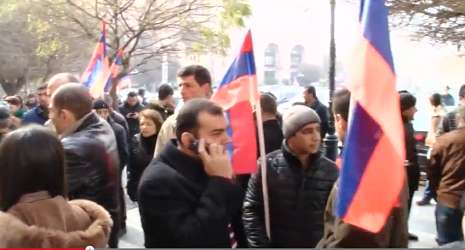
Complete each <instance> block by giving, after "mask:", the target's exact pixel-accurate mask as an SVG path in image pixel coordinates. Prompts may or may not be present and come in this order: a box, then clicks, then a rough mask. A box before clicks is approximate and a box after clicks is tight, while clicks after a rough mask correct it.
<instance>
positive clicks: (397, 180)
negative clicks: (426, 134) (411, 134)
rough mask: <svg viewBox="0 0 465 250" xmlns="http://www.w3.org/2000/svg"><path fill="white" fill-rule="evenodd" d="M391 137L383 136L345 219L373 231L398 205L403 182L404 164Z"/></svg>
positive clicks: (375, 230)
mask: <svg viewBox="0 0 465 250" xmlns="http://www.w3.org/2000/svg"><path fill="white" fill-rule="evenodd" d="M402 164H403V162H402V160H401V159H400V158H399V156H398V155H397V153H396V147H395V146H394V145H393V144H392V142H391V140H389V138H388V137H387V136H385V135H382V137H381V139H380V141H379V143H378V144H377V146H376V148H375V150H374V151H373V154H372V156H371V158H370V161H369V162H368V166H367V167H366V169H365V172H364V175H363V177H362V179H361V181H360V184H359V187H358V189H357V192H356V193H355V195H354V198H353V200H352V203H351V206H350V207H349V210H348V212H347V215H346V217H345V218H344V220H345V221H350V223H351V224H352V225H355V226H358V227H361V228H364V229H366V230H368V231H371V232H379V231H380V230H381V229H382V228H383V226H384V224H385V221H386V220H387V218H388V217H389V216H390V214H391V210H392V208H393V207H394V206H396V205H397V202H398V199H399V194H400V191H401V189H402V187H403V184H404V179H403V176H402V173H400V171H399V170H401V171H403V169H399V168H396V167H393V166H401V165H402Z"/></svg>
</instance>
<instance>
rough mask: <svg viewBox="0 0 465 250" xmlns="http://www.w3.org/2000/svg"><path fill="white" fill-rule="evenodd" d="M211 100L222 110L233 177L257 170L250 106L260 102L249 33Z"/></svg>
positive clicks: (254, 136) (253, 124)
mask: <svg viewBox="0 0 465 250" xmlns="http://www.w3.org/2000/svg"><path fill="white" fill-rule="evenodd" d="M211 100H212V101H214V102H215V103H217V104H219V105H220V106H221V107H223V109H224V110H225V113H226V117H227V119H228V121H229V127H228V134H229V136H230V137H231V138H232V144H231V145H230V146H229V148H228V151H229V153H230V155H231V156H232V165H233V169H234V172H235V173H236V174H249V173H254V172H255V171H256V169H257V155H256V154H257V153H256V152H257V143H256V135H255V122H254V118H253V109H252V107H253V105H255V104H256V103H257V101H258V100H259V93H258V90H257V78H256V70H255V59H254V55H253V45H252V35H251V32H250V31H248V32H247V35H246V37H245V40H244V43H243V45H242V48H241V51H240V53H239V56H238V57H236V59H235V60H234V61H233V63H232V65H231V67H229V69H228V71H227V73H226V75H225V76H224V78H223V80H222V81H221V83H220V85H219V86H218V90H217V91H216V92H215V93H214V94H213V96H212V98H211Z"/></svg>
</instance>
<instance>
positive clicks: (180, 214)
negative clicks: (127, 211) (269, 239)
mask: <svg viewBox="0 0 465 250" xmlns="http://www.w3.org/2000/svg"><path fill="white" fill-rule="evenodd" d="M226 128H227V122H226V119H225V117H224V115H223V110H222V109H221V107H219V106H217V105H216V104H214V103H213V102H210V101H208V100H205V99H193V100H191V101H189V102H187V103H185V104H184V106H183V107H182V108H181V110H180V111H179V113H178V116H177V121H176V139H173V140H171V141H170V142H169V143H168V144H167V145H166V146H165V148H164V149H163V151H162V152H161V153H160V155H159V157H157V158H156V159H154V160H153V161H152V162H151V163H150V165H149V166H148V167H147V169H146V170H145V172H144V174H143V175H142V177H141V181H140V184H139V192H138V195H139V197H138V200H139V209H140V214H141V220H142V227H143V229H144V236H145V247H147V248H154V247H183V248H191V247H208V248H211V247H215V248H230V247H235V246H237V244H236V239H235V237H234V236H235V235H234V231H233V228H232V226H231V220H232V217H233V215H234V214H237V213H238V211H239V210H240V209H241V205H242V195H241V188H240V186H239V185H237V184H235V183H234V182H233V181H232V178H233V170H232V167H231V163H230V161H229V159H228V155H227V152H226V146H227V144H228V143H229V142H230V138H229V137H228V135H227V133H226Z"/></svg>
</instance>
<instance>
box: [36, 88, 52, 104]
mask: <svg viewBox="0 0 465 250" xmlns="http://www.w3.org/2000/svg"><path fill="white" fill-rule="evenodd" d="M37 100H38V101H39V106H41V107H43V108H47V107H48V104H49V100H50V98H49V97H48V95H47V90H46V89H43V90H39V91H38V92H37Z"/></svg>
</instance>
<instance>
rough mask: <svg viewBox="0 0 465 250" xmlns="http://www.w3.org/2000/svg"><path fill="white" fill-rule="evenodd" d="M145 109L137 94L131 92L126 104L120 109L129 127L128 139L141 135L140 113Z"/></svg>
mask: <svg viewBox="0 0 465 250" xmlns="http://www.w3.org/2000/svg"><path fill="white" fill-rule="evenodd" d="M142 109H144V106H142V105H141V104H140V102H139V97H138V96H137V93H136V92H129V93H128V98H127V99H126V102H124V104H123V106H121V107H120V108H119V111H120V112H121V114H122V115H123V116H124V117H125V118H126V121H127V122H128V125H129V131H128V138H132V137H133V136H134V135H135V134H137V133H139V113H140V112H141V111H142Z"/></svg>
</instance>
